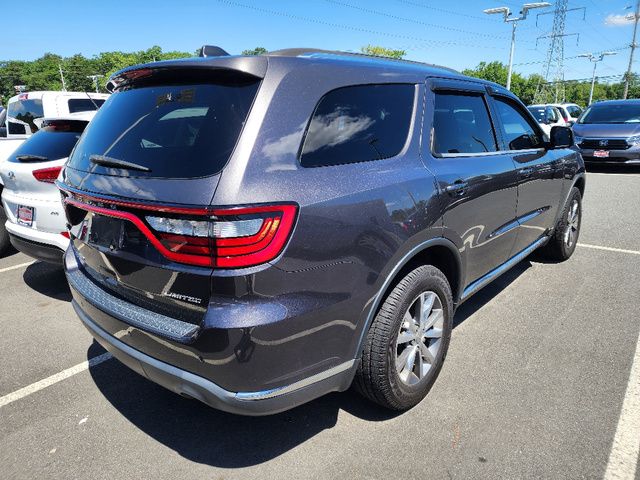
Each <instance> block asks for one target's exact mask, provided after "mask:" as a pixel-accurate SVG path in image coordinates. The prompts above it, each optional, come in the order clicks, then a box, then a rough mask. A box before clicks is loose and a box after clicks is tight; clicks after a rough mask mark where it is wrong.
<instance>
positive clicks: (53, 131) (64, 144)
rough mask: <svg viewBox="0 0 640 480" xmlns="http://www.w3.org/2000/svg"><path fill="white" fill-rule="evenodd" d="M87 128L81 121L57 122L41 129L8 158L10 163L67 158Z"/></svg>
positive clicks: (85, 123)
mask: <svg viewBox="0 0 640 480" xmlns="http://www.w3.org/2000/svg"><path fill="white" fill-rule="evenodd" d="M86 126H87V122H83V121H76V120H74V121H65V122H64V123H62V122H57V123H55V124H53V125H49V126H46V127H43V128H41V129H40V130H39V131H38V132H36V133H35V135H33V136H32V137H30V138H28V139H27V140H26V141H25V142H24V143H23V144H22V145H20V146H19V147H18V149H17V150H16V151H15V152H13V153H12V154H11V156H10V157H9V161H10V162H18V163H25V162H46V161H48V160H59V159H61V158H67V157H68V156H69V154H70V153H71V150H73V147H74V146H75V144H76V143H77V142H78V139H79V138H80V135H81V134H82V132H83V131H84V129H85V127H86Z"/></svg>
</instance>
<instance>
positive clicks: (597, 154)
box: [593, 150, 609, 158]
mask: <svg viewBox="0 0 640 480" xmlns="http://www.w3.org/2000/svg"><path fill="white" fill-rule="evenodd" d="M593 156H594V157H597V158H609V150H594V152H593Z"/></svg>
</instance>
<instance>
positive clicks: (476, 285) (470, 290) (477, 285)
mask: <svg viewBox="0 0 640 480" xmlns="http://www.w3.org/2000/svg"><path fill="white" fill-rule="evenodd" d="M547 240H549V237H548V236H546V235H545V236H544V237H540V238H539V239H538V240H536V241H535V242H533V243H532V244H531V245H529V246H528V247H527V248H525V249H524V250H522V251H520V253H517V254H515V255H514V256H513V257H511V258H510V259H509V260H507V261H506V262H504V263H503V264H502V265H500V266H499V267H497V268H494V269H493V270H491V271H490V272H489V273H487V274H486V275H484V276H483V277H480V278H479V279H478V280H476V281H475V282H473V283H471V284H469V286H468V287H467V288H465V289H464V291H463V292H462V298H461V299H460V302H461V303H462V302H463V301H465V300H466V299H467V298H469V297H470V296H471V295H473V294H474V293H476V292H477V291H478V290H480V289H481V288H482V287H484V286H485V285H487V284H488V283H490V282H492V281H493V280H495V279H496V278H498V277H499V276H500V275H502V274H503V273H505V272H506V271H507V270H509V269H510V268H512V267H514V266H515V265H516V264H518V263H520V262H521V261H522V260H524V259H525V258H527V257H528V256H529V255H530V254H531V253H533V251H534V250H536V249H537V248H538V247H541V246H542V245H543V244H544V243H545V242H546V241H547Z"/></svg>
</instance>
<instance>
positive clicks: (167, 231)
mask: <svg viewBox="0 0 640 480" xmlns="http://www.w3.org/2000/svg"><path fill="white" fill-rule="evenodd" d="M296 211H297V207H296V206H295V205H273V206H271V205H269V206H259V207H248V208H234V209H228V210H213V211H212V215H210V216H209V219H208V220H194V219H185V218H174V217H164V216H163V217H159V216H155V215H153V216H150V215H148V216H145V220H146V221H147V223H148V224H149V225H150V226H151V228H152V229H153V230H154V231H155V232H156V234H157V235H158V238H159V240H160V242H161V243H162V245H163V246H164V247H166V248H167V249H168V250H169V251H171V252H172V253H173V254H174V255H178V257H177V258H176V260H177V261H181V262H184V263H192V262H191V261H190V258H189V257H190V256H198V257H202V256H206V257H209V258H211V259H212V266H215V267H220V268H242V267H251V266H255V265H260V264H263V263H266V262H269V261H271V260H273V259H275V258H276V257H277V256H278V255H279V254H280V252H282V249H283V248H284V246H285V244H286V242H287V240H288V238H289V235H290V234H291V230H292V229H293V224H294V221H295V216H296ZM183 255H184V256H183ZM191 260H192V259H191Z"/></svg>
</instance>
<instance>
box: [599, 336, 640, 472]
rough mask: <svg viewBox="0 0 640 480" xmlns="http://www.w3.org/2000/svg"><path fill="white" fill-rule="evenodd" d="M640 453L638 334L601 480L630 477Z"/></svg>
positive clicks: (639, 346) (639, 351)
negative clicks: (620, 408)
mask: <svg viewBox="0 0 640 480" xmlns="http://www.w3.org/2000/svg"><path fill="white" fill-rule="evenodd" d="M638 454H640V336H638V342H637V345H636V354H635V356H634V357H633V363H632V364H631V373H630V374H629V383H628V384H627V391H626V393H625V395H624V401H623V402H622V410H621V411H620V418H619V419H618V427H617V428H616V434H615V436H614V438H613V445H612V446H611V453H610V454H609V461H608V462H607V470H606V471H605V474H604V479H605V480H633V479H634V478H635V476H636V466H637V464H638Z"/></svg>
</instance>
